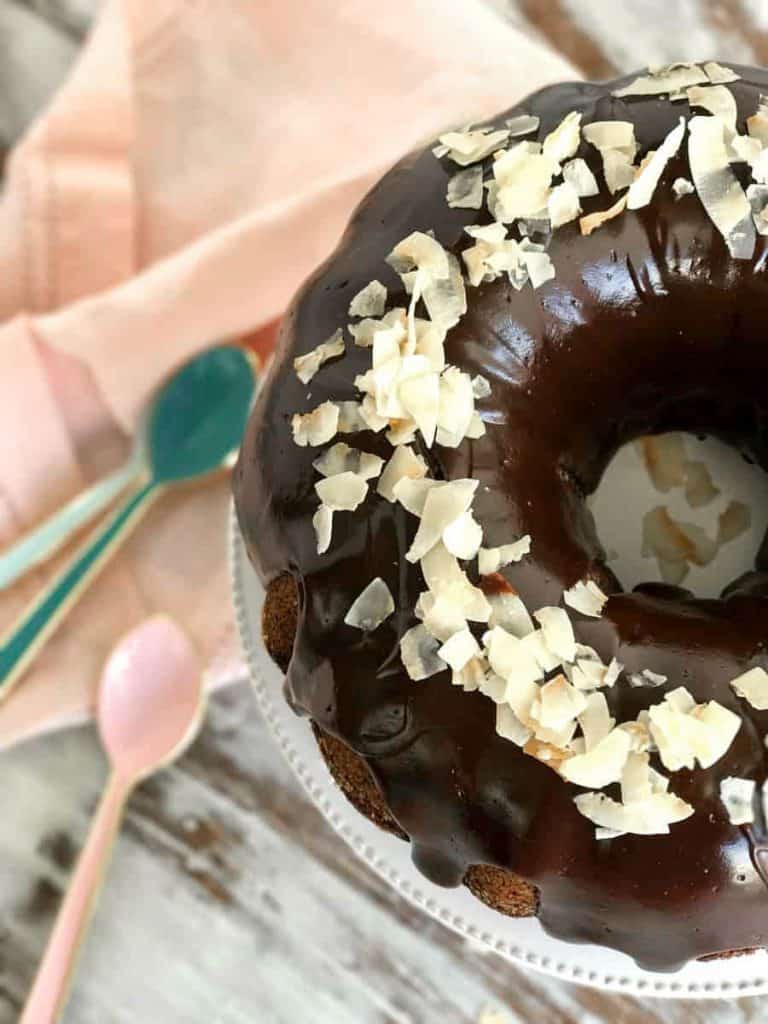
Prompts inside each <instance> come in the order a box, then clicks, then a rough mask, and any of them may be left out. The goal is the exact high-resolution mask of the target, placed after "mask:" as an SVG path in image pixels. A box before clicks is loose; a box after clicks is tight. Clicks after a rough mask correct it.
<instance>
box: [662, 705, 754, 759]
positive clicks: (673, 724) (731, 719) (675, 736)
mask: <svg viewBox="0 0 768 1024" xmlns="http://www.w3.org/2000/svg"><path fill="white" fill-rule="evenodd" d="M648 723H649V729H650V733H651V736H652V738H653V741H654V742H655V744H656V746H657V747H658V750H659V756H660V758H661V761H662V764H663V765H664V767H665V768H667V769H668V770H669V771H678V770H679V769H680V768H690V769H692V768H693V767H694V766H695V763H696V761H697V760H698V762H699V764H700V765H701V767H702V768H709V767H710V766H711V765H713V764H714V763H715V762H716V761H718V760H719V759H720V758H721V757H722V756H723V754H725V752H726V751H727V750H728V748H729V747H730V745H731V743H732V742H733V739H734V737H735V735H736V733H737V732H738V731H739V728H740V727H741V719H740V718H739V716H738V715H735V714H734V713H733V712H732V711H729V710H728V709H727V708H724V707H723V706H722V705H721V704H718V703H717V702H716V701H709V702H708V703H707V704H699V705H697V704H695V703H694V702H693V698H692V697H691V695H690V693H689V692H688V691H687V690H686V689H685V688H684V687H678V688H677V690H672V691H671V692H669V693H666V694H665V695H664V700H663V701H662V702H661V703H660V704H655V705H653V706H652V707H650V708H649V709H648Z"/></svg>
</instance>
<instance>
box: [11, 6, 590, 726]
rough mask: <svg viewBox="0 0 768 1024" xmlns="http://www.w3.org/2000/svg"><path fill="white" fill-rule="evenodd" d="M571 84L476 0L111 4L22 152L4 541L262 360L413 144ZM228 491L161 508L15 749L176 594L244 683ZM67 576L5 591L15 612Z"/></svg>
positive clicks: (35, 673) (81, 697) (62, 635)
mask: <svg viewBox="0 0 768 1024" xmlns="http://www.w3.org/2000/svg"><path fill="white" fill-rule="evenodd" d="M573 77H575V73H574V71H573V68H572V67H571V66H570V65H568V64H567V63H566V62H565V61H564V60H562V59H561V58H559V57H558V56H556V55H555V54H553V53H551V52H549V51H547V50H546V49H545V48H543V47H542V46H541V45H539V44H538V43H535V42H533V41H531V40H530V39H528V38H527V37H524V36H523V35H521V34H520V33H519V32H517V31H516V30H515V29H513V28H512V27H511V26H509V25H508V24H506V23H504V22H502V21H501V19H500V18H499V16H498V15H497V14H496V13H495V12H494V11H493V10H492V9H491V7H490V6H487V5H486V3H485V2H483V0H462V2H461V3H445V2H442V0H387V2H386V3H382V0H280V3H270V4H262V3H256V2H254V0H224V2H218V3H214V2H212V0H151V2H150V0H107V2H106V4H105V6H104V9H103V12H102V15H101V17H100V19H99V21H98V23H97V25H96V27H95V29H94V31H93V33H92V35H91V38H90V40H89V42H88V43H87V45H86V46H85V48H84V51H83V53H82V55H81V59H80V61H79V63H78V64H77V66H76V67H75V69H74V71H73V72H72V74H71V76H70V78H69V80H68V81H67V83H66V84H65V86H64V87H63V89H62V90H61V92H60V93H59V95H58V96H57V97H56V98H55V100H54V102H53V103H52V104H51V106H50V109H49V110H48V111H47V112H46V113H45V114H44V115H43V116H42V117H41V118H40V119H39V120H38V121H37V122H36V123H35V124H34V125H33V127H32V128H31V130H30V131H29V132H28V134H27V136H26V137H25V138H24V139H23V140H22V142H21V143H20V144H19V145H18V147H17V148H16V150H15V151H14V152H13V154H12V155H11V157H10V160H9V163H8V165H7V167H6V172H7V175H6V183H5V191H4V194H3V196H2V201H1V202H0V366H2V372H0V438H2V441H0V545H5V544H8V543H10V542H11V541H13V539H14V538H15V537H17V536H18V535H19V534H20V533H21V532H23V531H25V530H27V529H29V528H30V527H32V526H33V525H35V523H36V522H38V521H39V520H40V518H41V517H43V516H45V515H47V514H49V513H50V512H51V511H52V510H54V509H55V508H56V507H57V506H58V505H60V504H61V503H62V502H63V501H64V500H65V499H67V498H68V497H70V496H71V495H72V494H73V493H75V492H76V491H78V490H79V489H80V488H82V487H83V486H84V484H86V483H87V482H88V481H90V480H92V479H94V478H95V477H97V476H99V475H100V474H102V473H104V472H105V471H107V470H109V469H111V468H113V467H114V466H115V465H116V464H117V463H118V461H119V460H120V459H121V458H122V457H124V456H125V454H126V453H127V450H128V448H129V445H130V434H131V431H132V430H133V427H134V424H135V423H136V419H137V415H138V413H139V411H140V410H141V408H142V407H143V405H144V404H145V402H146V401H147V398H148V396H149V395H150V394H151V392H152V391H153V389H154V388H155V386H156V385H157V383H158V381H159V380H160V379H161V378H162V377H163V376H164V375H165V374H166V373H168V372H169V371H170V370H172V369H173V368H174V367H176V366H177V365H179V364H180V363H181V362H183V361H184V360H186V359H187V358H189V357H190V356H191V355H193V354H194V353H196V352H197V351H199V350H200V349H202V348H204V347H205V346H207V345H209V344H210V343H211V342H212V341H215V340H219V339H226V338H233V337H242V336H243V335H245V334H249V335H252V336H253V338H254V339H255V344H256V345H257V346H259V347H260V348H261V350H262V351H263V352H266V351H267V350H268V348H269V346H270V344H271V342H272V339H273V336H274V323H275V321H276V319H277V318H278V317H279V316H280V313H281V311H282V310H283V309H284V307H285V305H286V303H287V301H288V300H289V298H290V296H291V294H292V292H293V291H294V290H295V288H296V287H297V285H298V284H299V283H300V282H301V280H302V279H303V278H304V277H305V276H306V275H307V274H308V273H309V272H310V271H311V270H312V269H313V267H314V266H315V265H316V264H317V263H318V262H319V261H320V260H321V259H322V258H324V257H325V256H326V255H327V254H328V252H329V251H330V250H331V249H332V247H333V245H334V243H335V240H336V239H337V238H338V236H339V234H340V232H341V230H342V229H343V227H344V224H345V222H346V220H347V218H348V216H349V213H350V212H351V210H352V208H353V206H354V205H355V204H356V203H357V201H358V200H359V199H360V198H361V197H362V195H363V194H364V193H365V191H366V190H367V188H368V187H369V186H370V185H371V184H372V183H373V181H375V179H376V178H377V177H378V176H379V175H380V174H381V173H382V172H383V171H384V170H385V169H386V168H387V166H389V165H390V164H392V163H393V162H394V161H395V160H396V159H397V158H398V157H399V156H400V155H401V154H402V153H404V152H405V151H407V150H408V149H409V148H410V147H412V146H414V145H416V144H418V143H419V142H422V141H423V140H425V139H427V138H429V137H430V136H433V135H434V134H435V133H437V132H438V131H439V130H440V129H442V128H444V127H446V126H448V125H451V124H456V123H458V122H462V121H464V120H469V119H471V118H473V117H480V116H482V115H487V114H491V113H493V112H495V111H496V110H498V109H500V108H502V107H504V106H507V105H509V104H510V103H512V102H513V101H514V100H516V99H517V98H519V97H520V96H522V95H523V94H524V93H527V92H529V91H530V90H532V89H534V88H537V87H539V86H541V85H544V84H547V83H550V82H554V81H558V80H562V79H566V78H573ZM227 495H228V483H227V481H226V480H224V479H220V480H218V481H216V482H212V483H207V484H205V485H201V486H199V487H197V488H194V489H191V490H188V491H186V492H184V493H183V494H179V495H177V496H173V497H170V496H169V497H166V498H164V499H162V500H161V502H160V503H159V504H158V505H157V506H156V507H155V508H154V509H153V511H152V512H151V513H150V514H149V516H148V518H147V520H146V521H145V522H144V523H143V524H142V525H141V526H140V528H139V530H138V532H137V533H136V535H135V536H134V537H133V538H132V539H131V541H130V542H129V543H128V545H127V547H126V548H125V551H124V554H122V555H121V556H120V557H119V558H118V559H116V560H115V562H114V564H112V565H111V566H110V567H109V568H108V569H107V571H106V572H105V573H104V574H103V576H102V577H101V578H100V579H99V580H98V582H97V583H96V584H95V585H94V586H93V587H92V589H91V590H90V592H89V593H88V594H87V595H86V596H85V598H84V599H83V600H82V602H81V603H80V605H79V606H78V607H77V609H76V610H75V611H74V612H73V614H72V615H71V616H70V618H69V619H68V621H67V623H66V624H65V626H64V627H62V629H61V630H60V631H59V632H58V633H57V635H56V636H55V637H54V638H53V639H52V640H51V642H50V643H49V644H48V646H47V647H46V649H45V650H44V651H43V653H42V654H41V656H40V657H39V659H38V661H37V662H36V664H35V665H34V666H33V668H32V669H31V670H30V672H29V673H28V675H27V677H26V679H25V680H24V682H23V683H22V685H21V686H20V687H19V688H18V690H17V691H16V692H15V693H14V694H12V695H11V697H10V698H9V699H8V701H7V702H6V703H5V704H4V705H2V706H1V707H0V745H8V744H11V743H13V742H15V741H18V740H20V739H23V738H24V737H27V736H30V735H32V734H34V733H36V732H39V731H43V730H46V729H51V728H55V727H59V726H63V725H66V724H70V723H74V722H78V721H82V720H83V719H85V718H87V717H88V716H89V714H90V713H91V709H92V706H93V696H94V688H95V685H96V681H97V679H98V673H99V668H100V666H101V663H102V662H103V660H104V658H105V656H106V654H107V652H108V650H109V648H110V647H111V646H112V644H113V643H114V642H115V640H116V639H117V638H118V637H119V636H121V635H122V634H124V633H125V631H126V630H127V629H129V628H130V627H131V626H133V625H134V624H136V623H137V622H139V621H141V620H142V619H143V618H145V617H146V616H147V615H148V614H151V613H152V612H154V611H157V610H162V611H164V612H167V613H170V614H171V615H173V616H174V617H175V618H176V619H177V620H178V621H179V622H180V623H181V624H182V625H183V626H185V628H186V629H187V631H188V632H189V634H190V635H191V636H192V637H194V638H195V639H196V640H197V642H198V644H199V646H200V648H201V650H202V653H203V655H204V657H205V658H206V659H207V662H208V664H209V681H210V682H211V683H212V684H215V683H219V682H224V681H227V680H231V679H233V678H238V677H241V676H242V675H243V667H242V665H241V664H240V661H239V657H238V655H237V653H236V652H237V648H236V645H235V643H234V638H233V635H232V633H233V631H232V624H231V613H230V610H229V609H230V604H229V599H228V582H227V568H226V531H227V519H228V499H227ZM51 568H55V565H54V566H52V567H51ZM48 572H50V568H49V569H47V570H46V571H45V572H43V573H36V574H34V575H33V576H31V577H30V578H29V579H27V580H25V581H24V582H23V583H21V584H19V585H18V586H17V587H15V588H14V589H13V590H11V591H10V592H7V593H5V594H0V626H2V627H3V628H6V627H7V626H9V625H10V624H11V622H12V621H13V620H14V618H15V617H16V615H17V614H18V613H19V611H20V610H21V609H22V608H23V606H24V604H25V603H26V602H27V601H28V600H29V599H30V597H31V596H32V595H33V594H34V593H35V591H36V589H37V588H38V587H39V586H40V584H41V583H42V582H43V581H44V579H45V578H46V574H47V573H48Z"/></svg>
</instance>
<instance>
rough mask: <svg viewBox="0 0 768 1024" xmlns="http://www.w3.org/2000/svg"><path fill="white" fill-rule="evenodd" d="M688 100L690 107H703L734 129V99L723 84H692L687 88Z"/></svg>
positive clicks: (735, 111) (735, 116)
mask: <svg viewBox="0 0 768 1024" xmlns="http://www.w3.org/2000/svg"><path fill="white" fill-rule="evenodd" d="M688 102H689V103H690V105H691V106H692V107H703V108H704V110H708V111H709V113H710V114H712V115H713V116H714V117H719V118H720V120H721V121H722V122H723V124H724V125H725V126H726V128H728V129H729V130H730V131H732V132H735V131H736V118H737V116H738V112H737V110H736V99H735V97H734V95H733V93H732V92H731V90H730V89H726V87H725V86H724V85H707V86H701V85H693V86H691V88H690V89H689V90H688Z"/></svg>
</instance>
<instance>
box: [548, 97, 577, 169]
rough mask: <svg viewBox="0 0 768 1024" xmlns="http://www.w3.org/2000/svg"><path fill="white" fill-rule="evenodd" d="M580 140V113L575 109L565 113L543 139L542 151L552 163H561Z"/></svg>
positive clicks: (572, 151) (573, 152)
mask: <svg viewBox="0 0 768 1024" xmlns="http://www.w3.org/2000/svg"><path fill="white" fill-rule="evenodd" d="M580 141H581V114H580V113H577V112H576V111H575V110H574V111H571V113H570V114H566V115H565V117H564V118H563V120H562V121H561V122H560V124H559V125H558V126H557V128H555V129H554V130H553V131H551V132H550V133H549V135H547V137H546V138H545V139H544V143H543V145H542V147H541V150H542V153H543V154H544V156H545V157H548V158H549V159H550V160H552V161H553V163H556V164H562V163H563V162H564V161H565V160H568V159H570V158H571V157H572V156H573V155H574V154H575V152H576V150H577V149H578V148H579V142H580Z"/></svg>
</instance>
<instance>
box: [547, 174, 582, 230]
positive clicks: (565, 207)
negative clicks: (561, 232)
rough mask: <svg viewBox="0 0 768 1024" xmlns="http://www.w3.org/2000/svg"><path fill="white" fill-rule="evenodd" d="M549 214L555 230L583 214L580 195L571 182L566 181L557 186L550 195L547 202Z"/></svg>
mask: <svg viewBox="0 0 768 1024" xmlns="http://www.w3.org/2000/svg"><path fill="white" fill-rule="evenodd" d="M547 213H548V214H549V220H550V223H551V224H552V227H553V228H559V227H562V226H563V224H569V223H570V222H571V221H572V220H576V218H577V217H578V216H579V214H580V213H581V203H580V202H579V193H578V192H577V191H576V189H575V188H574V187H573V185H571V184H570V183H569V182H567V181H564V182H563V183H562V184H561V185H556V186H555V188H553V189H552V191H551V192H550V194H549V199H548V200H547Z"/></svg>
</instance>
